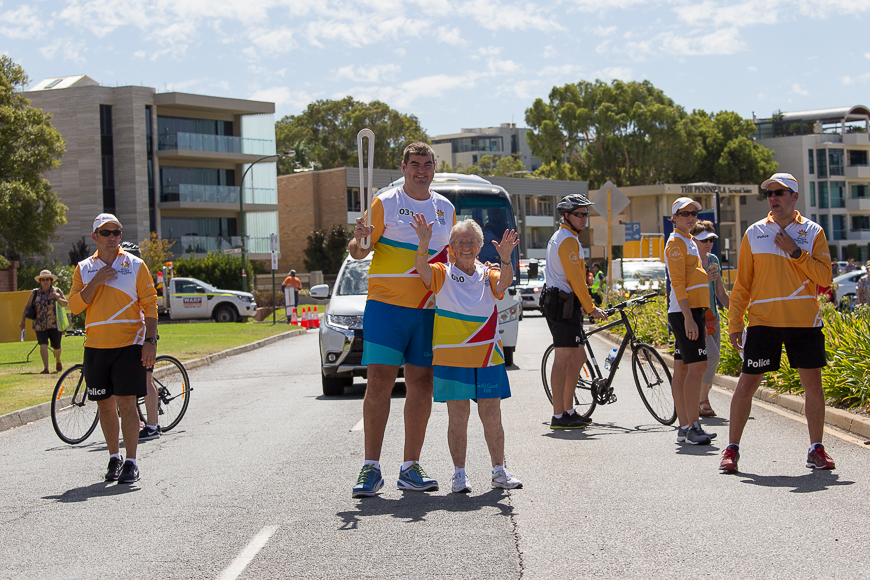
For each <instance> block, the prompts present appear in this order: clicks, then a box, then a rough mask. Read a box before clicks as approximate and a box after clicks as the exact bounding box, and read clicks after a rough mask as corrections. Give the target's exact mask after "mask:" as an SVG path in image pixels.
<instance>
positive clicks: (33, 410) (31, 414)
mask: <svg viewBox="0 0 870 580" xmlns="http://www.w3.org/2000/svg"><path fill="white" fill-rule="evenodd" d="M306 332H308V331H307V330H305V329H298V330H290V331H287V332H282V333H281V334H276V335H275V336H270V337H268V338H264V339H262V340H258V341H256V342H252V343H250V344H243V345H242V346H237V347H235V348H228V349H227V350H222V351H220V352H216V353H214V354H210V355H208V356H204V357H202V358H197V359H193V360H189V361H187V362H185V363H184V368H185V369H186V370H188V371H190V370H193V369H195V368H199V367H204V366H207V365H210V364H212V363H214V362H216V361H219V360H220V359H222V358H227V357H229V356H234V355H237V354H242V353H246V352H250V351H252V350H255V349H258V348H262V347H264V346H266V345H269V344H272V343H273V342H277V341H279V340H284V339H285V338H292V337H294V336H299V335H300V334H305V333H306ZM50 414H51V401H49V402H47V403H41V404H39V405H34V406H32V407H27V408H26V409H21V410H18V411H13V412H11V413H7V414H6V415H0V431H7V430H9V429H14V428H16V427H21V426H23V425H27V424H28V423H32V422H34V421H38V420H39V419H44V418H45V417H48V416H49V415H50Z"/></svg>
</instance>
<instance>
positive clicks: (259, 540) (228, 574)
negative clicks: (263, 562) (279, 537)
mask: <svg viewBox="0 0 870 580" xmlns="http://www.w3.org/2000/svg"><path fill="white" fill-rule="evenodd" d="M276 531H278V526H266V527H265V528H263V529H262V530H260V533H259V534H257V535H256V536H254V539H253V540H251V542H250V543H249V544H248V545H247V547H245V549H244V551H243V552H242V553H241V554H239V555H238V556H236V559H235V560H233V562H232V563H231V564H230V565H229V566H227V567H226V569H225V570H224V571H223V572H221V575H220V576H218V580H235V579H236V578H238V577H239V576H240V575H241V573H242V572H244V571H245V568H247V567H248V564H250V563H251V561H252V560H253V559H254V557H255V556H256V555H257V553H258V552H259V551H260V550H262V549H263V546H265V545H266V542H268V541H269V538H271V537H272V535H273V534H274V533H275V532H276Z"/></svg>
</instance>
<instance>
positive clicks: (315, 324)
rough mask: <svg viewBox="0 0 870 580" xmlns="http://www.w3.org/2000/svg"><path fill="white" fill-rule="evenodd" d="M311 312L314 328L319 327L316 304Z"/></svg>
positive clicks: (318, 314)
mask: <svg viewBox="0 0 870 580" xmlns="http://www.w3.org/2000/svg"><path fill="white" fill-rule="evenodd" d="M311 314H313V315H314V318H312V319H311V321H312V322H313V323H314V328H320V313H319V312H318V311H317V306H315V307H314V311H313V312H312V313H311Z"/></svg>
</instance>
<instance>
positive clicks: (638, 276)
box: [613, 258, 666, 298]
mask: <svg viewBox="0 0 870 580" xmlns="http://www.w3.org/2000/svg"><path fill="white" fill-rule="evenodd" d="M665 276H666V268H665V263H664V262H662V261H660V260H658V259H656V258H626V259H624V260H623V259H618V260H614V261H613V289H614V290H616V291H620V290H621V291H623V292H624V294H625V297H626V298H628V297H629V296H631V295H632V294H635V293H638V292H639V293H641V294H645V293H648V292H658V290H659V285H660V284H664V280H665ZM619 279H622V285H621V286H620V285H619V284H618V283H617V282H616V281H617V280H619Z"/></svg>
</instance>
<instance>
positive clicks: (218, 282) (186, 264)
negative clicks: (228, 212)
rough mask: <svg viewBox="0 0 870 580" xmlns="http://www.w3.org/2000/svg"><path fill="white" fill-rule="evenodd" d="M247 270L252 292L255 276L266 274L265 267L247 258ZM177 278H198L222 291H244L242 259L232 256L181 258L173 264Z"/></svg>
mask: <svg viewBox="0 0 870 580" xmlns="http://www.w3.org/2000/svg"><path fill="white" fill-rule="evenodd" d="M245 263H246V264H247V267H246V268H245V270H246V273H247V279H248V288H245V289H244V291H245V292H250V291H251V290H252V289H253V287H254V276H256V275H258V274H262V273H264V272H265V269H264V268H263V265H262V264H261V263H259V262H252V261H251V260H250V259H248V258H247V256H246V257H245ZM173 269H174V270H175V275H176V276H184V277H186V278H196V279H198V280H202V281H203V282H205V283H207V284H211V285H212V286H214V287H215V288H220V289H222V290H242V257H241V256H234V255H231V254H222V253H219V252H211V253H209V254H208V255H207V256H205V257H204V258H193V257H191V258H179V259H178V260H175V262H173Z"/></svg>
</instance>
